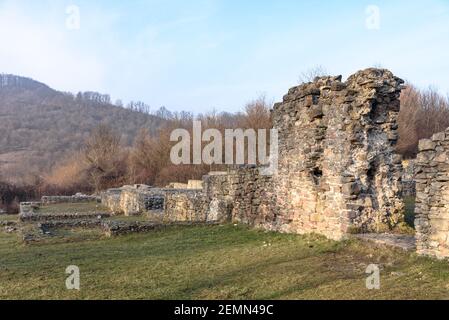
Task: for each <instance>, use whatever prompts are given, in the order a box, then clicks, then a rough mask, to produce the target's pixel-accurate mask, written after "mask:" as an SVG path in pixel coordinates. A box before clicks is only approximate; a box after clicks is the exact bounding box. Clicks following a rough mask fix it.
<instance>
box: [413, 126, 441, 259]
mask: <svg viewBox="0 0 449 320" xmlns="http://www.w3.org/2000/svg"><path fill="white" fill-rule="evenodd" d="M429 141H431V140H421V141H420V153H419V154H418V165H417V166H416V169H415V171H416V176H415V180H416V183H417V185H416V209H415V213H416V220H415V226H416V239H417V251H418V253H419V254H422V255H429V256H433V257H437V258H449V168H448V164H447V161H448V157H447V154H448V152H449V136H447V135H446V134H445V133H444V132H443V133H439V134H435V135H434V136H433V138H432V141H431V143H430V142H429Z"/></svg>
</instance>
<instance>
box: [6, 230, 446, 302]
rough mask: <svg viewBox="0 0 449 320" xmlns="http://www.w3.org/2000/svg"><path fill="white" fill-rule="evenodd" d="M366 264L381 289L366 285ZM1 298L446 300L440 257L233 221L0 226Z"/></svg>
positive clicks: (444, 269)
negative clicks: (144, 229)
mask: <svg viewBox="0 0 449 320" xmlns="http://www.w3.org/2000/svg"><path fill="white" fill-rule="evenodd" d="M80 240H81V239H80ZM369 264H378V265H379V266H380V268H381V289H380V290H374V291H372V290H367V289H366V287H365V280H366V277H367V275H366V274H365V270H366V267H367V266H368V265H369ZM69 265H77V266H79V267H80V270H81V290H80V291H79V292H78V291H76V292H74V291H68V290H66V288H65V279H66V276H67V275H66V274H65V269H66V267H67V266H69ZM0 298H2V299H122V298H123V299H418V298H424V299H430V298H437V299H447V298H449V263H447V262H441V261H434V260H431V259H427V258H422V257H417V256H416V255H414V254H409V253H406V252H403V251H401V250H396V249H390V248H384V247H378V246H374V245H369V244H366V243H362V242H358V241H355V240H351V241H345V242H333V241H329V240H325V239H323V238H321V237H318V236H314V235H310V236H298V235H286V234H277V233H268V232H262V231H255V230H249V229H247V228H246V227H243V226H233V225H225V226H208V227H170V228H168V229H166V230H163V231H159V232H154V233H148V234H134V235H128V236H123V237H118V238H111V239H97V240H95V239H90V240H89V241H78V242H70V243H60V242H58V241H56V242H55V243H43V244H35V245H28V246H27V245H24V244H22V243H21V242H20V241H19V240H18V238H17V235H15V234H4V233H1V232H0Z"/></svg>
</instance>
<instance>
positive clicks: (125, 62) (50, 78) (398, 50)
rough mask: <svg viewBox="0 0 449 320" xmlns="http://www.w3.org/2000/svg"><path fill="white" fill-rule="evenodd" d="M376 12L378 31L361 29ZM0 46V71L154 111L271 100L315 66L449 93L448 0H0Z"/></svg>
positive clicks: (218, 107)
mask: <svg viewBox="0 0 449 320" xmlns="http://www.w3.org/2000/svg"><path fill="white" fill-rule="evenodd" d="M73 5H74V6H76V7H77V8H79V13H80V15H79V18H80V19H79V22H80V24H79V29H75V30H72V29H69V28H67V26H66V21H67V19H68V18H70V17H71V16H70V14H68V13H67V12H66V10H67V8H68V6H73ZM373 5H374V6H377V8H378V9H379V13H380V16H379V18H380V19H379V20H378V21H379V29H370V28H368V27H367V25H366V20H367V19H368V18H369V15H370V13H367V11H366V10H367V7H368V6H373ZM0 39H1V41H0V72H4V73H13V74H19V75H23V76H28V77H32V78H35V79H36V80H39V81H42V82H45V83H47V84H49V85H50V86H52V87H54V88H55V89H59V90H64V91H71V92H77V91H85V90H93V91H99V92H103V93H109V94H111V96H112V98H113V99H118V98H120V99H122V100H123V101H124V102H127V101H129V100H143V101H145V102H147V103H148V104H150V105H151V106H152V107H153V108H155V109H156V108H158V107H160V106H162V105H164V106H166V107H167V108H169V109H171V110H178V111H179V110H188V111H193V112H196V113H197V112H204V111H208V110H212V109H216V110H226V111H237V110H240V109H241V108H242V107H243V106H244V104H245V103H246V102H248V101H249V100H251V99H253V98H255V97H257V96H258V95H259V94H266V96H267V97H268V98H269V99H270V100H274V101H276V100H280V99H281V98H282V96H283V94H285V93H286V92H287V90H288V89H289V88H290V87H292V86H294V85H297V83H298V78H299V75H300V74H301V73H302V72H304V71H306V70H307V69H309V68H311V67H314V66H317V65H322V66H323V67H325V68H326V69H327V70H328V71H329V73H331V74H335V75H337V74H342V75H343V76H344V77H347V76H349V75H350V74H352V73H354V72H355V71H357V70H359V69H363V68H366V67H371V66H374V65H381V66H383V67H386V68H389V69H391V70H392V71H393V72H394V73H395V74H397V75H398V76H400V77H402V78H404V79H406V80H409V81H410V82H412V83H414V84H416V85H418V86H420V87H427V86H429V85H433V86H435V87H437V88H438V89H439V90H440V91H441V92H442V93H448V92H449V77H448V74H449V59H448V56H449V54H448V52H449V1H448V0H427V1H410V0H409V1H402V0H388V1H374V0H371V1H360V0H359V1H348V0H340V1H337V0H334V1H330V0H329V1H307V2H306V1H298V0H295V1H293V0H291V1H290V0H288V1H287V0H284V1H282V0H278V1H275V0H271V1H268V0H259V1H250V0H246V1H244V0H240V1H237V0H192V1H185V0H183V1H181V0H172V1H171V0H165V1H162V0H147V1H144V0H134V1H133V0H129V1H119V0H112V1H111V0H108V1H106V0H105V1H95V3H94V2H93V1H87V0H72V1H62V0H61V1H58V0H43V1H35V0H28V1H26V0H14V1H12V0H0Z"/></svg>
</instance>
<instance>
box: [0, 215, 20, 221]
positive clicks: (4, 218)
mask: <svg viewBox="0 0 449 320" xmlns="http://www.w3.org/2000/svg"><path fill="white" fill-rule="evenodd" d="M18 218H19V217H18V216H17V215H16V214H0V221H18Z"/></svg>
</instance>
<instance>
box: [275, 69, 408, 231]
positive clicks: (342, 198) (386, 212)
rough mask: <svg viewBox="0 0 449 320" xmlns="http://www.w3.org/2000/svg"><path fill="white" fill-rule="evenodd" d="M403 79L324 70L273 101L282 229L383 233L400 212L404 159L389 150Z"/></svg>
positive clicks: (394, 138) (376, 73)
mask: <svg viewBox="0 0 449 320" xmlns="http://www.w3.org/2000/svg"><path fill="white" fill-rule="evenodd" d="M402 84H403V80H401V79H399V78H397V77H395V76H394V75H393V74H392V73H391V72H390V71H388V70H380V69H367V70H364V71H360V72H357V73H356V74H354V75H352V76H351V77H349V79H348V80H347V81H346V82H342V81H341V77H323V78H318V79H316V80H315V81H314V82H313V83H308V84H303V85H301V86H298V87H295V88H292V89H290V91H289V92H288V94H287V95H286V96H285V97H284V101H283V102H282V103H278V104H276V105H275V108H274V112H273V118H274V127H275V128H277V129H278V130H279V173H278V174H277V175H275V177H274V189H275V191H276V192H275V194H276V197H277V198H276V203H277V206H276V214H277V216H276V221H275V224H276V225H277V227H278V228H279V229H280V230H281V231H286V232H297V233H308V232H317V233H321V234H324V235H326V236H327V237H329V238H332V239H340V238H342V237H343V236H344V235H345V234H347V233H352V232H380V231H386V230H388V229H391V228H392V227H394V226H395V225H397V224H398V223H400V222H401V221H402V219H403V202H402V200H401V199H400V192H401V181H400V180H401V175H402V164H401V160H402V159H401V157H400V156H399V155H396V154H395V152H394V146H395V144H396V142H397V139H398V134H397V129H398V125H397V117H398V113H399V109H400V100H399V98H400V92H401V89H402Z"/></svg>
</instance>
